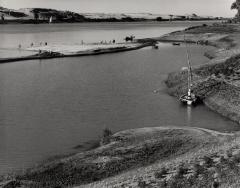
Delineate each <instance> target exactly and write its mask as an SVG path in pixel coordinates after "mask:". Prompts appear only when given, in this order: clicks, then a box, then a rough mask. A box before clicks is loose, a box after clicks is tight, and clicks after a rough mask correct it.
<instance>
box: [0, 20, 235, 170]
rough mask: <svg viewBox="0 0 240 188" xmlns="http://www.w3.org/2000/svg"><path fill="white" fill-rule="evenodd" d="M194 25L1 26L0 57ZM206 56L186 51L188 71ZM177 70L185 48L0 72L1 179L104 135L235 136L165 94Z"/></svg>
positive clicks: (211, 116)
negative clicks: (43, 45) (205, 132)
mask: <svg viewBox="0 0 240 188" xmlns="http://www.w3.org/2000/svg"><path fill="white" fill-rule="evenodd" d="M194 24H196V23H191V22H187V23H181V22H178V23H164V24H162V23H154V22H153V23H131V24H130V23H114V24H109V23H101V24H93V23H91V24H90V23H89V24H56V25H55V24H54V25H4V26H2V25H1V27H0V41H2V42H1V43H0V56H1V57H6V56H14V55H16V54H18V53H28V52H25V51H24V52H19V50H17V46H18V44H21V45H22V46H23V48H24V47H27V46H28V45H29V44H30V43H31V42H33V43H34V44H37V43H40V42H48V43H49V44H66V43H67V44H73V43H81V41H82V40H84V41H85V42H98V41H100V40H111V39H116V40H117V41H122V39H123V38H124V36H126V35H131V34H133V35H135V36H136V37H137V38H145V37H155V36H156V37H157V36H160V35H163V34H166V33H169V32H172V31H175V30H179V29H183V28H185V27H187V26H190V25H194ZM209 49H212V48H211V47H203V46H194V45H192V46H189V51H190V54H191V60H192V64H193V65H200V64H204V63H206V62H207V61H208V59H207V58H206V57H204V56H203V54H204V52H205V51H206V50H209ZM13 52H15V53H13ZM183 66H186V54H185V48H184V47H183V46H172V45H170V44H159V49H158V50H155V49H151V48H144V49H141V50H137V51H131V52H130V51H129V52H122V53H117V54H105V55H99V56H91V57H74V58H63V59H51V60H44V61H39V60H37V61H26V62H17V63H9V64H2V65H0V173H6V172H9V171H12V170H15V169H25V168H26V167H29V166H32V165H33V164H35V163H36V162H39V161H42V160H43V159H46V158H48V157H50V156H53V155H60V154H64V153H67V152H74V149H73V148H74V147H75V146H76V145H79V144H84V143H86V142H89V141H92V140H97V139H99V137H100V135H101V132H102V130H103V129H104V128H105V127H108V128H110V129H111V130H113V131H114V132H115V131H119V130H124V129H131V128H138V127H153V126H154V127H155V126H166V125H167V126H191V127H203V128H208V129H214V130H218V131H236V130H239V127H238V125H237V124H236V123H233V122H231V121H229V120H227V119H225V118H223V117H222V116H220V115H218V114H216V113H214V112H212V111H211V110H209V109H207V108H206V107H205V106H204V105H200V106H197V107H195V108H186V107H185V106H182V105H180V103H179V101H178V100H176V98H173V97H171V96H169V95H168V94H167V93H166V86H165V84H164V79H166V76H167V73H169V72H172V71H178V70H179V69H181V68H182V67H183ZM154 90H157V91H158V92H157V93H155V92H154Z"/></svg>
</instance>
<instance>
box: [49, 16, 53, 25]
mask: <svg viewBox="0 0 240 188" xmlns="http://www.w3.org/2000/svg"><path fill="white" fill-rule="evenodd" d="M52 21H53V17H52V16H51V17H50V18H49V24H51V23H52Z"/></svg>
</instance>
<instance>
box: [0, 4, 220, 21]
mask: <svg viewBox="0 0 240 188" xmlns="http://www.w3.org/2000/svg"><path fill="white" fill-rule="evenodd" d="M50 19H51V21H52V22H56V23H59V22H60V23H61V22H104V21H106V22H120V21H128V22H130V21H166V20H214V19H221V18H216V17H210V16H198V15H196V14H191V15H162V14H151V13H122V14H106V13H75V12H71V11H60V10H55V9H45V8H23V9H19V10H13V9H8V8H4V7H0V23H8V22H17V23H47V22H49V20H50Z"/></svg>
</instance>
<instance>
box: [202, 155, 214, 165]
mask: <svg viewBox="0 0 240 188" xmlns="http://www.w3.org/2000/svg"><path fill="white" fill-rule="evenodd" d="M203 160H204V165H206V167H207V168H209V167H211V166H212V165H213V163H214V162H213V159H212V158H211V157H209V156H204V157H203Z"/></svg>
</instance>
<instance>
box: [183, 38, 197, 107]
mask: <svg viewBox="0 0 240 188" xmlns="http://www.w3.org/2000/svg"><path fill="white" fill-rule="evenodd" d="M184 41H185V45H186V53H187V63H188V92H187V94H184V95H182V96H181V97H180V99H179V100H180V101H181V102H182V103H184V104H187V105H189V106H191V105H193V104H196V102H197V97H196V95H195V94H194V93H193V92H192V67H191V62H190V57H189V52H188V47H187V42H186V39H185V34H184Z"/></svg>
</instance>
